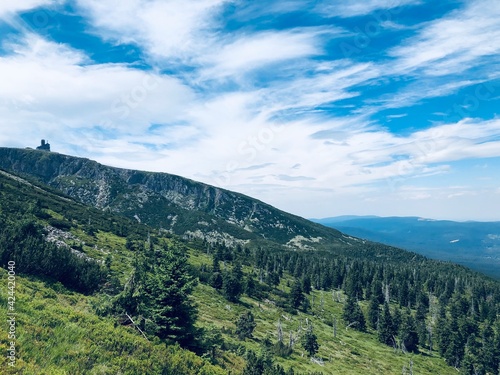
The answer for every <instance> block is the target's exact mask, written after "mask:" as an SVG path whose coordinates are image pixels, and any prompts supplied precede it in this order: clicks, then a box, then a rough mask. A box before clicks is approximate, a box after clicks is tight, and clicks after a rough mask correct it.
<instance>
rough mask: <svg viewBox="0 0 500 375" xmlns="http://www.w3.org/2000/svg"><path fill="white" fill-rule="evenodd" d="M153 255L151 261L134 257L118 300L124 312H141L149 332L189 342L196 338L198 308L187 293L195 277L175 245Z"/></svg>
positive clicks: (184, 344) (184, 343) (182, 342)
mask: <svg viewBox="0 0 500 375" xmlns="http://www.w3.org/2000/svg"><path fill="white" fill-rule="evenodd" d="M155 255H156V259H155V261H154V262H151V260H150V259H146V257H144V256H139V257H138V258H137V261H136V265H135V273H134V277H133V281H132V282H131V285H130V286H129V289H127V290H125V291H124V293H123V294H122V297H121V298H120V299H119V303H120V305H121V306H122V307H123V308H124V309H125V311H126V312H127V313H129V312H130V313H131V314H135V315H139V316H142V317H143V318H144V321H146V322H148V324H147V326H146V330H147V331H148V332H150V333H153V334H155V335H156V336H158V337H159V338H160V339H164V340H169V341H175V342H178V343H179V344H181V345H182V346H189V345H190V344H191V343H192V342H193V340H194V338H195V333H196V329H195V327H194V323H195V320H196V315H197V311H196V308H195V306H194V304H193V302H192V301H191V299H190V297H189V296H190V294H191V292H192V290H193V288H194V286H195V284H196V281H195V280H194V279H193V277H192V276H191V275H190V274H189V272H188V263H187V255H186V254H185V252H183V251H180V250H178V249H176V248H171V249H168V248H164V249H161V250H160V251H156V252H155ZM144 321H143V322H144Z"/></svg>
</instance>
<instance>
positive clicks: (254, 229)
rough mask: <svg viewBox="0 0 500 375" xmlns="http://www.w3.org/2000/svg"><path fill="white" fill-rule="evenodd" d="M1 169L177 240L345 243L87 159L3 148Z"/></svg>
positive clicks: (239, 202) (231, 195) (306, 224)
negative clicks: (213, 236)
mask: <svg viewBox="0 0 500 375" xmlns="http://www.w3.org/2000/svg"><path fill="white" fill-rule="evenodd" d="M0 168H2V169H4V170H6V171H11V172H13V173H16V174H19V175H21V176H30V177H32V178H35V179H37V180H39V181H41V182H43V183H45V184H48V185H50V186H52V187H54V188H56V189H58V190H60V191H62V192H63V193H65V194H66V195H69V196H71V197H73V198H74V199H76V200H78V201H80V202H82V203H85V204H88V205H92V206H94V207H97V208H100V209H102V210H109V211H113V212H116V213H120V214H123V215H126V216H128V217H139V218H140V219H141V221H142V222H144V223H147V224H149V225H154V226H157V227H161V228H164V229H168V230H171V231H172V232H174V233H177V234H182V235H183V234H187V235H192V234H193V233H197V235H198V236H200V233H202V234H206V235H208V234H209V233H215V232H217V233H220V236H221V238H224V237H228V238H229V237H230V238H235V239H239V240H242V241H248V240H251V239H252V238H254V239H255V238H262V239H266V240H271V241H274V242H278V243H280V244H283V245H285V244H287V245H288V246H289V247H290V246H291V247H294V246H295V247H297V248H301V247H302V248H303V245H301V246H299V244H300V241H294V240H293V239H295V238H301V239H303V241H306V242H309V243H310V245H309V246H308V247H312V246H319V245H321V244H328V245H334V244H340V243H341V242H340V241H339V239H340V233H339V232H337V231H336V230H334V229H330V228H326V227H323V226H321V225H318V224H315V223H311V222H310V221H308V220H305V219H303V218H300V217H298V216H295V215H291V214H288V213H286V212H283V211H280V210H278V209H276V208H274V207H272V206H270V205H268V204H265V203H263V202H261V201H258V200H256V199H253V198H250V197H248V196H245V195H242V194H239V193H235V192H231V191H228V190H224V189H220V188H217V187H214V186H210V185H206V184H203V183H200V182H196V181H193V180H190V179H187V178H184V177H180V176H176V175H172V174H168V173H153V172H144V171H136V170H129V169H121V168H114V167H108V166H104V165H101V164H99V163H97V162H95V161H92V160H89V159H85V158H78V157H73V156H67V155H62V154H58V153H47V152H43V151H37V150H30V149H12V148H0ZM174 218H175V220H174ZM207 223H208V225H207ZM344 241H345V240H344Z"/></svg>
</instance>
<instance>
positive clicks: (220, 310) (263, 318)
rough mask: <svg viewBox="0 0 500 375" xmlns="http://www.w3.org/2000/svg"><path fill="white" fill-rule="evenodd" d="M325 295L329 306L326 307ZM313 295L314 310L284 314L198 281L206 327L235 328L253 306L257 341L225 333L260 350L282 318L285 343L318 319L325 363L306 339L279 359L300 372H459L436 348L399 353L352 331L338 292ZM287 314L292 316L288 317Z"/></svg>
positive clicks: (195, 257) (196, 259)
mask: <svg viewBox="0 0 500 375" xmlns="http://www.w3.org/2000/svg"><path fill="white" fill-rule="evenodd" d="M191 262H192V263H194V264H202V263H205V264H207V265H209V264H210V262H211V260H210V259H209V258H208V257H207V256H206V255H204V254H200V253H198V252H195V251H193V252H192V253H191ZM287 279H288V280H290V281H291V278H285V279H284V280H282V283H281V285H280V286H279V288H281V289H285V290H287V287H286V285H285V284H286V280H287ZM322 295H323V300H324V304H323V308H321V305H320V301H321V299H322ZM312 296H314V306H313V308H312V311H311V312H310V313H308V314H304V313H299V314H298V315H296V316H293V315H290V314H287V313H284V312H283V310H282V309H280V308H278V307H276V306H274V305H273V304H272V303H269V302H268V303H266V302H263V301H257V300H255V299H252V298H249V297H247V296H244V297H243V298H241V303H239V304H234V303H230V302H228V301H227V300H226V299H225V298H224V297H222V296H221V295H220V294H219V293H217V292H216V291H215V290H214V289H213V288H211V287H209V286H206V285H203V284H200V285H198V287H197V289H196V291H195V298H196V301H197V302H198V306H199V312H200V317H199V321H200V324H201V325H203V326H209V325H215V326H217V327H219V328H221V329H222V328H223V327H224V328H225V330H226V331H227V330H231V331H233V332H234V329H235V328H236V325H235V322H236V321H237V319H238V317H239V315H240V314H241V313H242V312H244V311H245V310H246V309H248V308H250V309H251V310H252V313H253V314H254V315H255V321H256V323H257V327H256V329H255V332H254V338H253V339H251V340H246V341H245V342H242V341H239V340H238V339H237V338H235V337H234V335H231V334H230V333H225V334H223V336H224V339H225V340H227V341H228V342H230V343H232V344H234V345H243V346H244V347H245V348H247V349H252V350H254V351H259V350H260V347H261V343H262V341H263V340H264V339H265V338H266V337H270V338H271V340H272V341H273V342H276V340H277V323H278V319H280V318H281V323H282V328H283V332H284V338H285V342H288V337H289V332H290V330H292V331H293V332H294V333H296V332H297V328H298V327H299V322H302V326H303V327H305V326H306V319H308V320H309V321H310V322H312V324H313V326H314V331H315V333H316V335H317V336H318V342H319V344H320V350H319V353H318V355H317V356H318V357H321V358H322V359H323V360H324V366H320V365H318V364H314V363H312V362H311V361H310V360H309V358H307V354H305V353H304V356H303V357H302V353H303V352H304V351H303V349H302V347H301V346H300V343H297V344H296V345H295V348H294V352H293V354H292V356H291V357H289V358H287V359H282V358H277V359H278V361H277V362H278V363H280V364H282V365H283V366H284V367H285V369H287V368H289V367H293V369H294V370H296V371H322V372H323V373H325V374H353V375H354V374H401V373H402V368H403V366H406V367H409V361H410V360H413V369H414V371H415V373H418V374H456V370H455V369H453V368H451V367H449V366H447V365H446V363H445V361H444V360H443V359H442V358H440V357H439V355H438V354H437V353H436V352H433V353H428V352H427V351H425V352H424V353H422V354H419V355H412V354H402V353H396V352H395V351H394V349H393V348H391V347H388V346H385V345H382V344H380V343H379V342H378V341H377V337H376V333H375V332H373V331H371V332H369V333H361V332H357V331H355V330H352V329H348V330H346V329H345V325H344V323H343V322H342V320H341V315H342V308H343V304H342V303H340V302H337V300H336V297H335V301H334V298H333V296H332V293H329V292H321V291H313V292H312V294H311V295H310V296H309V299H310V300H312ZM363 307H364V308H366V306H363ZM283 315H284V316H286V317H287V318H289V319H290V320H286V319H285V318H284V317H283ZM333 317H337V337H336V338H334V336H333V327H332V325H331V322H332V321H333ZM327 323H328V324H327ZM330 358H331V360H330Z"/></svg>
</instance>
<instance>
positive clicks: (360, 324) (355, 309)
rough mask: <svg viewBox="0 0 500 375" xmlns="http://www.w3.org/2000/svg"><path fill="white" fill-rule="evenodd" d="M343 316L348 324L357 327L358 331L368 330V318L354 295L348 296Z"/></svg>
mask: <svg viewBox="0 0 500 375" xmlns="http://www.w3.org/2000/svg"><path fill="white" fill-rule="evenodd" d="M342 318H343V319H344V321H345V322H346V324H347V325H349V326H352V327H353V328H354V329H357V330H358V331H365V330H366V320H365V316H364V314H363V311H362V310H361V307H360V306H359V304H358V302H357V301H356V300H355V299H354V297H352V296H348V297H347V301H346V304H345V305H344V311H343V314H342Z"/></svg>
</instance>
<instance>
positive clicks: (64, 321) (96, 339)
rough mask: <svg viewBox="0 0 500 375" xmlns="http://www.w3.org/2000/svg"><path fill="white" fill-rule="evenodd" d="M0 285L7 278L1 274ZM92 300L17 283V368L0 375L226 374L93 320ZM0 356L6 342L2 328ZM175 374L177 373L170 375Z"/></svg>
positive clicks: (1, 302)
mask: <svg viewBox="0 0 500 375" xmlns="http://www.w3.org/2000/svg"><path fill="white" fill-rule="evenodd" d="M0 275H1V280H2V282H5V283H6V279H7V277H6V276H7V272H6V271H5V270H3V269H0ZM5 289H6V288H2V293H1V295H0V315H1V316H3V317H5V316H6V313H7V311H6V307H7V303H6V301H7V298H6V297H7V296H6V292H5ZM94 299H96V297H85V296H82V295H81V294H77V293H73V292H70V291H67V290H65V289H64V288H63V287H62V286H61V285H60V284H53V283H51V282H44V281H40V280H36V279H31V278H25V277H20V276H17V277H16V313H17V316H16V320H17V326H16V335H17V340H16V349H17V363H16V367H15V368H13V369H12V368H9V367H7V364H6V358H5V357H4V360H3V361H2V363H1V364H0V368H1V369H0V373H2V374H23V375H45V374H46V375H59V374H60V375H78V374H82V375H83V374H85V375H87V374H89V375H93V374H96V375H97V374H109V375H111V374H112V375H116V374H130V375H132V374H134V375H135V374H137V375H143V374H161V373H162V371H163V370H164V369H170V372H166V374H174V373H175V374H185V375H192V374H220V375H222V374H225V373H226V371H224V370H222V369H221V368H218V367H215V366H212V365H210V364H209V363H208V362H206V361H204V360H203V359H201V358H200V357H197V356H196V355H195V354H194V353H191V352H188V351H186V350H182V349H180V348H178V347H176V346H165V345H164V344H162V343H160V342H159V340H152V341H151V342H149V341H146V339H144V338H143V337H142V336H141V335H140V334H139V333H138V332H136V331H135V330H134V329H133V328H132V327H131V326H121V325H118V324H117V323H116V321H115V320H114V319H111V318H102V317H98V316H97V315H96V314H95V313H94V312H93V309H92V307H91V302H92V301H93V300H94ZM2 324H3V327H2V330H1V331H0V350H1V351H2V353H6V351H7V349H8V346H7V343H8V342H9V340H8V337H7V331H6V328H7V323H6V321H4V322H2ZM173 369H176V371H177V372H173V371H174V370H173Z"/></svg>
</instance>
